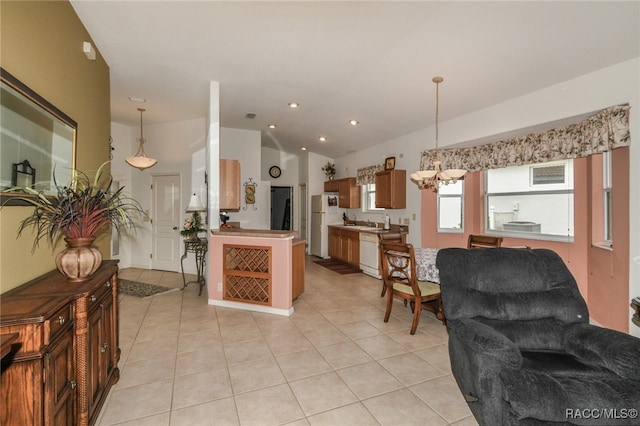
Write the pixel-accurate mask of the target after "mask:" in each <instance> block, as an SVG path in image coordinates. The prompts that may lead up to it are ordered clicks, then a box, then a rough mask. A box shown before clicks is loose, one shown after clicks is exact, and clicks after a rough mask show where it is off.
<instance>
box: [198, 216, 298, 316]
mask: <svg viewBox="0 0 640 426" xmlns="http://www.w3.org/2000/svg"><path fill="white" fill-rule="evenodd" d="M297 236H298V233H297V232H295V231H277V230H275V231H271V230H263V229H241V228H224V229H219V230H218V229H212V230H211V236H210V239H209V265H210V276H211V279H210V283H209V304H210V305H215V306H223V307H228V308H234V309H244V310H250V311H256V312H265V313H271V314H276V315H284V316H289V315H291V314H293V300H294V299H296V298H297V297H299V296H300V295H301V294H302V293H303V292H304V264H303V265H299V263H300V259H302V262H303V263H304V247H305V243H306V240H304V239H300V238H297ZM300 253H302V256H300Z"/></svg>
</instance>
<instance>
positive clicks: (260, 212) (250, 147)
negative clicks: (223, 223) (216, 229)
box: [217, 127, 269, 229]
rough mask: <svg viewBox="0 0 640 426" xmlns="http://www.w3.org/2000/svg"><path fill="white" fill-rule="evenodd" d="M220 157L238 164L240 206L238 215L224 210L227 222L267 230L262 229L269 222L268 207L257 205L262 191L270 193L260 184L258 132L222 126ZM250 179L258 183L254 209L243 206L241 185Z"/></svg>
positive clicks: (242, 187) (262, 194) (261, 197)
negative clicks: (226, 214)
mask: <svg viewBox="0 0 640 426" xmlns="http://www.w3.org/2000/svg"><path fill="white" fill-rule="evenodd" d="M220 158H224V159H232V160H239V161H240V193H241V201H240V205H241V207H240V211H237V212H232V211H227V213H228V214H229V218H230V219H229V220H230V221H231V222H240V227H241V228H245V229H268V227H266V228H265V224H268V223H269V221H268V219H265V217H266V218H268V216H269V206H267V205H265V204H264V203H260V202H259V201H260V200H263V199H264V194H265V192H268V191H269V188H267V187H266V186H265V185H262V183H261V182H260V181H261V177H260V169H261V157H260V132H259V131H255V130H240V129H230V128H226V127H221V128H220ZM249 178H252V179H253V182H255V183H256V184H257V187H256V203H255V204H254V205H253V206H252V205H249V206H247V205H246V204H245V203H244V186H243V184H244V183H246V182H248V181H249ZM254 208H255V209H256V210H254ZM217 223H219V222H217Z"/></svg>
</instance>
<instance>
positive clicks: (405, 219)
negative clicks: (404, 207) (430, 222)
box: [404, 217, 411, 225]
mask: <svg viewBox="0 0 640 426" xmlns="http://www.w3.org/2000/svg"><path fill="white" fill-rule="evenodd" d="M410 222H411V221H410V220H409V218H408V217H405V218H404V224H405V225H408V224H409V223H410Z"/></svg>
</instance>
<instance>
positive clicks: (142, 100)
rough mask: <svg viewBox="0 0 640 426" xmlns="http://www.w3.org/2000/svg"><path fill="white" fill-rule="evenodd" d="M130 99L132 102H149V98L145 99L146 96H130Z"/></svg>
mask: <svg viewBox="0 0 640 426" xmlns="http://www.w3.org/2000/svg"><path fill="white" fill-rule="evenodd" d="M129 100H130V101H131V102H140V103H145V102H147V100H146V99H144V98H136V97H133V96H129Z"/></svg>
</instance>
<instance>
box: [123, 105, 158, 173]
mask: <svg viewBox="0 0 640 426" xmlns="http://www.w3.org/2000/svg"><path fill="white" fill-rule="evenodd" d="M138 111H140V139H138V142H139V143H140V145H139V146H138V152H136V154H135V155H133V156H130V157H127V158H125V159H124V161H126V162H127V164H129V165H130V166H131V167H135V168H136V169H139V170H140V171H144V169H148V168H149V167H153V166H155V165H156V163H157V162H158V160H156V159H155V158H149V157H147V154H145V153H144V144H145V143H146V142H147V141H146V140H145V139H144V136H143V134H142V113H143V112H144V111H145V109H144V108H138Z"/></svg>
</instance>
